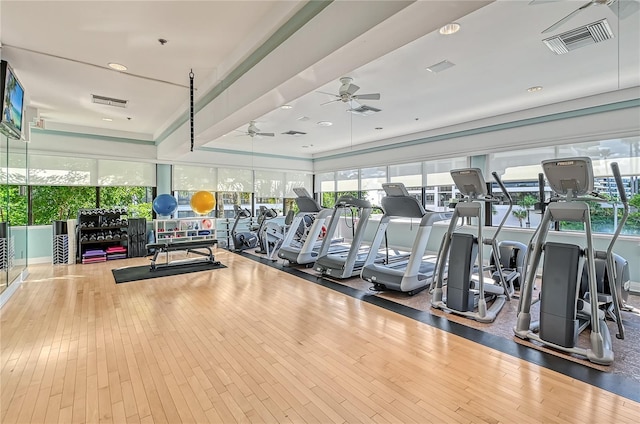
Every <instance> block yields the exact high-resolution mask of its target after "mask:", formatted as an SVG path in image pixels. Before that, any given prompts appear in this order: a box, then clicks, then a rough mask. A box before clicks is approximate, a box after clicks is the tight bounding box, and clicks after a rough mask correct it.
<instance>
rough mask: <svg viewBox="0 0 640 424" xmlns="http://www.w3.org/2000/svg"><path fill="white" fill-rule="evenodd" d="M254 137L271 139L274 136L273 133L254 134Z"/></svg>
mask: <svg viewBox="0 0 640 424" xmlns="http://www.w3.org/2000/svg"><path fill="white" fill-rule="evenodd" d="M256 135H262V136H264V137H273V136H274V135H275V134H274V133H256Z"/></svg>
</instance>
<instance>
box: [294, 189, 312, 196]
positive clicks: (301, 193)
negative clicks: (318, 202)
mask: <svg viewBox="0 0 640 424" xmlns="http://www.w3.org/2000/svg"><path fill="white" fill-rule="evenodd" d="M293 192H294V193H295V194H296V196H298V197H311V194H309V192H308V191H307V189H306V188H304V187H294V188H293Z"/></svg>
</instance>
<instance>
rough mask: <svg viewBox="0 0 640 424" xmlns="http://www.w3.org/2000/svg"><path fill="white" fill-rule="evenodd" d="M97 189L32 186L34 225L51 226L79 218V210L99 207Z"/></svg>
mask: <svg viewBox="0 0 640 424" xmlns="http://www.w3.org/2000/svg"><path fill="white" fill-rule="evenodd" d="M96 200H97V195H96V188H95V187H80V186H32V187H31V213H32V215H33V221H32V222H31V224H33V225H49V224H51V223H52V222H53V221H64V220H67V219H75V218H77V217H78V210H79V209H82V208H95V207H97V206H98V205H97V203H96Z"/></svg>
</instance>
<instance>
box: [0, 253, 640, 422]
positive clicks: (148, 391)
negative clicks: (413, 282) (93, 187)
mask: <svg viewBox="0 0 640 424" xmlns="http://www.w3.org/2000/svg"><path fill="white" fill-rule="evenodd" d="M216 258H217V259H218V260H220V261H222V262H223V263H224V264H225V265H227V266H228V268H225V269H219V270H215V271H207V272H201V273H194V274H187V275H178V276H175V277H165V278H161V279H155V280H144V281H138V282H131V283H124V284H118V285H116V284H114V281H113V277H112V275H111V271H110V270H111V267H121V266H133V265H140V264H146V263H148V259H129V260H124V261H114V262H108V263H102V264H91V265H69V266H55V267H52V266H51V265H33V266H30V273H31V274H30V276H29V279H28V280H27V281H26V282H25V283H23V284H22V286H21V287H20V289H19V290H18V291H17V292H16V293H15V295H14V296H13V298H12V299H11V300H9V302H8V303H7V304H6V305H5V307H4V308H3V309H2V310H1V311H0V318H1V335H0V342H1V347H2V351H1V367H2V368H1V373H0V378H1V380H0V382H1V384H2V393H1V398H0V401H1V405H0V407H1V408H0V410H1V415H0V421H1V422H2V423H14V422H20V423H26V422H61V423H80V422H89V423H98V422H113V423H125V422H127V423H128V422H136V423H138V422H139V423H151V422H158V423H177V422H198V423H200V422H220V423H233V422H256V423H262V422H317V423H344V422H349V423H350V422H367V423H370V422H376V423H386V422H394V423H395V422H416V423H425V422H438V423H441V422H455V423H468V422H489V423H499V422H502V423H516V422H517V423H535V422H578V421H580V422H616V423H621V422H637V420H638V417H639V416H640V404H638V403H636V402H633V401H631V400H628V399H626V398H623V397H620V396H617V395H614V394H612V393H610V392H607V391H604V390H602V389H599V388H596V387H594V386H591V385H588V384H585V383H582V382H580V381H577V380H574V379H572V378H569V377H566V376H564V375H562V374H559V373H556V372H554V371H551V370H548V369H545V368H543V367H540V366H537V365H534V364H531V363H528V362H526V361H523V360H521V359H518V358H514V357H512V356H509V355H507V354H504V353H501V352H498V351H495V350H492V349H490V348H488V347H485V346H482V345H479V344H477V343H474V342H471V341H468V340H466V339H463V338H460V337H458V336H455V335H452V334H449V333H447V332H444V331H442V330H439V329H436V328H433V327H430V326H428V325H426V324H423V323H420V322H417V321H414V320H411V319H409V318H406V317H403V316H401V315H398V314H395V313H393V312H390V311H387V310H385V309H382V308H379V307H377V306H374V305H371V304H368V303H366V302H362V301H360V300H357V299H354V298H351V297H349V296H345V295H343V294H340V293H337V292H335V291H332V290H330V289H327V288H325V287H321V286H319V285H315V284H312V283H309V282H307V281H304V280H301V279H299V278H297V277H295V276H292V275H289V274H287V273H284V272H281V271H279V270H277V269H274V268H271V267H268V266H265V265H262V264H260V263H257V262H255V261H251V260H249V259H246V258H243V257H242V256H240V255H236V254H232V253H229V252H226V251H224V250H221V249H218V251H217V253H216Z"/></svg>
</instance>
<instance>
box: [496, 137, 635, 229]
mask: <svg viewBox="0 0 640 424" xmlns="http://www.w3.org/2000/svg"><path fill="white" fill-rule="evenodd" d="M572 156H587V157H589V158H591V161H592V165H593V171H594V178H595V181H594V188H595V190H596V191H598V192H600V193H601V194H602V195H604V196H606V197H608V198H609V199H610V201H608V202H592V203H591V205H592V209H591V220H592V228H593V230H594V232H599V233H613V232H614V231H615V228H616V226H617V224H618V220H619V219H620V217H621V216H622V205H621V203H620V202H619V199H620V197H619V193H618V190H617V187H616V185H615V181H614V179H613V174H612V171H611V163H612V162H614V161H615V162H617V163H618V165H619V168H620V172H621V174H622V179H623V184H624V187H625V192H626V194H627V197H628V198H629V200H630V204H631V213H630V215H629V219H628V220H627V223H626V224H625V226H624V228H623V230H622V234H628V235H637V234H640V209H639V208H640V194H639V193H640V190H639V181H640V138H639V137H632V138H627V139H613V140H602V141H594V142H587V143H576V144H565V145H560V146H551V147H543V148H536V149H526V150H517V151H509V152H499V153H492V154H490V155H489V164H490V169H491V170H493V171H496V172H498V174H500V175H501V177H502V179H503V181H504V183H505V185H506V186H507V189H508V190H509V192H510V193H511V195H512V197H513V200H514V207H513V210H512V212H511V216H510V217H508V219H507V222H506V224H505V225H508V226H513V227H523V228H535V227H537V226H538V224H539V223H540V218H541V215H540V213H539V212H538V211H536V210H535V205H536V203H538V202H539V201H540V196H539V187H538V174H540V173H542V167H541V165H540V163H541V162H542V161H543V160H546V159H553V158H563V157H572ZM544 191H545V200H548V199H549V198H550V196H551V190H550V188H549V187H548V186H545V188H544ZM634 205H635V206H634ZM495 208H496V210H497V214H496V215H494V222H495V221H496V220H499V219H502V216H503V215H500V214H501V213H504V211H506V206H505V205H496V206H495ZM560 229H561V230H582V229H583V225H582V224H580V223H578V224H576V223H569V222H562V223H561V224H560Z"/></svg>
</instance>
